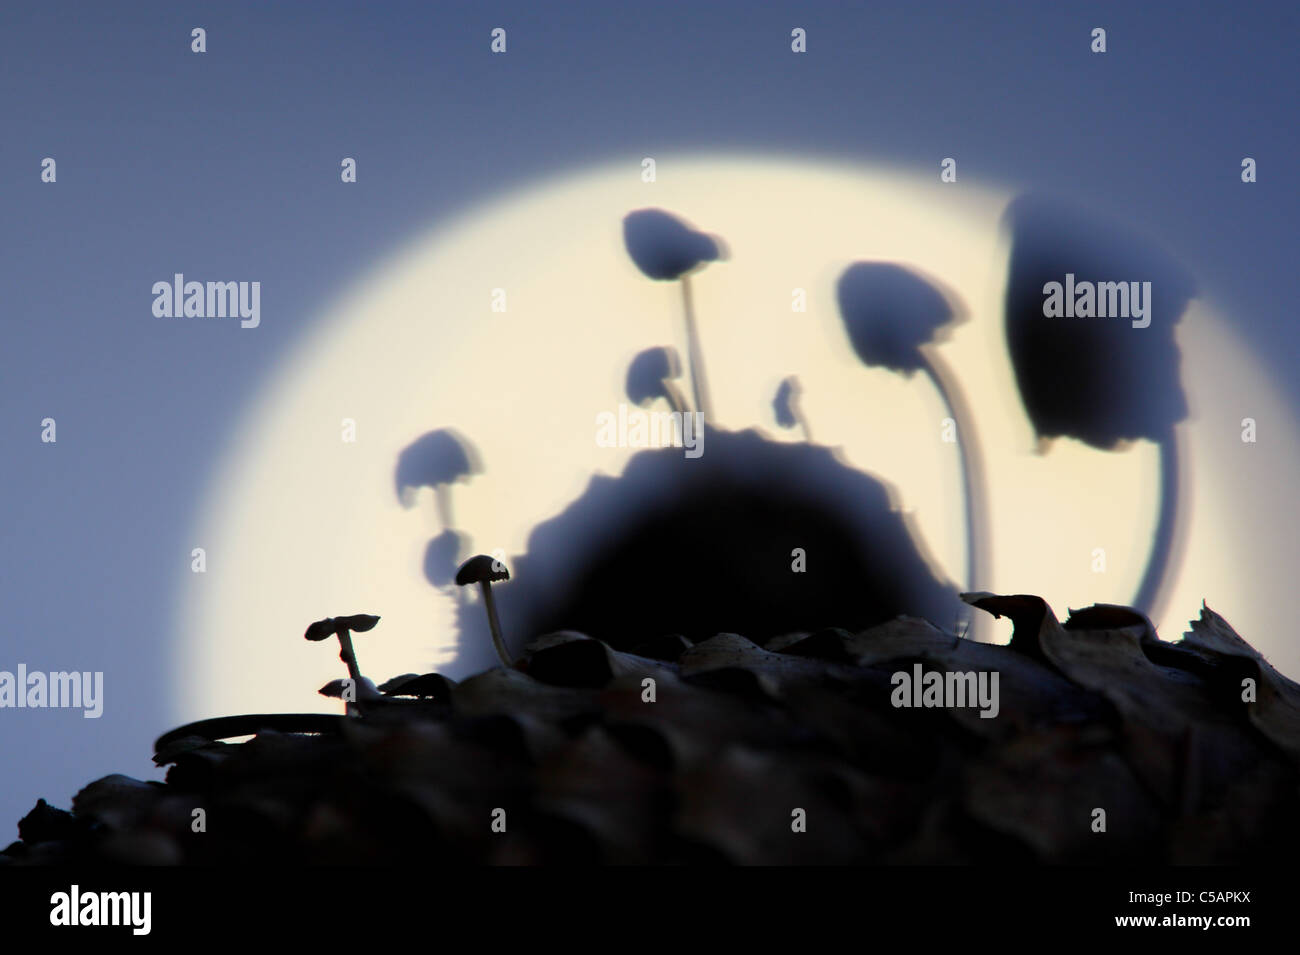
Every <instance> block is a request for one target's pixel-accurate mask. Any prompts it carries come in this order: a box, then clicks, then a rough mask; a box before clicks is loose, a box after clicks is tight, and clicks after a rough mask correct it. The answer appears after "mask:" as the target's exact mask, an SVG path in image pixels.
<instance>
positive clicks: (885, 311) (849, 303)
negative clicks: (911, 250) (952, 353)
mask: <svg viewBox="0 0 1300 955" xmlns="http://www.w3.org/2000/svg"><path fill="white" fill-rule="evenodd" d="M836 296H837V298H838V300H839V307H840V316H841V318H842V319H843V320H844V328H845V331H847V332H848V336H849V341H850V342H851V343H852V345H853V350H854V351H855V352H856V353H857V356H858V359H859V360H860V361H861V362H862V363H863V364H864V365H866V366H867V367H872V366H880V367H883V368H888V369H889V370H890V371H895V372H900V373H902V374H904V375H907V376H910V375H912V374H913V373H914V372H916V371H922V372H924V373H925V374H926V375H927V376H928V377H929V379H930V381H931V382H932V383H933V384H934V387H935V389H936V390H937V391H938V392H939V397H940V399H942V401H943V403H944V405H945V406H946V407H947V408H948V414H949V416H950V417H951V418H952V419H953V422H954V423H955V425H956V429H955V430H956V432H957V434H956V437H957V447H958V450H959V451H960V453H961V463H962V484H963V486H964V489H965V498H966V501H965V503H966V585H967V590H971V591H975V590H981V589H983V588H982V587H981V586H980V584H981V583H982V582H983V577H984V572H985V567H986V566H987V562H988V558H987V556H986V555H987V551H988V540H987V527H988V523H987V518H986V510H985V508H986V505H985V494H984V469H983V466H982V463H981V460H980V451H979V441H978V438H977V435H976V432H975V421H974V419H973V418H972V417H971V414H970V410H969V408H968V407H967V405H966V401H965V399H964V397H963V396H962V393H961V390H960V389H959V388H958V387H957V382H956V379H955V377H954V376H953V374H952V372H951V370H950V369H949V368H948V366H947V364H946V363H945V362H944V361H943V360H942V359H941V358H940V357H939V356H938V355H937V354H936V353H935V352H934V351H933V350H932V349H930V348H929V347H928V346H929V345H930V343H931V342H933V341H935V337H936V333H937V332H938V331H939V330H940V329H941V328H944V327H945V326H948V325H950V324H954V323H955V322H956V321H958V320H960V319H961V318H962V317H963V316H962V315H961V314H960V313H959V311H958V303H957V299H956V297H955V296H953V295H952V294H950V293H949V294H945V293H944V292H942V291H940V289H939V287H938V284H937V283H936V282H934V281H933V280H931V279H928V278H924V277H922V276H921V275H920V274H918V273H916V272H914V271H912V270H911V269H906V268H903V267H902V266H899V265H894V264H892V263H889V262H857V263H854V264H853V265H851V266H849V267H848V268H847V269H845V270H844V273H843V274H842V275H841V276H840V280H839V283H838V285H837V286H836ZM962 614H963V620H965V621H966V622H970V620H971V616H970V612H969V610H963V611H962Z"/></svg>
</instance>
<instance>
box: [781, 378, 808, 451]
mask: <svg viewBox="0 0 1300 955" xmlns="http://www.w3.org/2000/svg"><path fill="white" fill-rule="evenodd" d="M802 393H803V389H802V388H801V387H800V386H799V379H798V378H796V377H795V376H794V375H790V376H789V377H788V378H785V379H782V381H781V384H780V386H779V387H778V388H777V389H776V397H775V398H773V399H772V411H773V412H774V413H775V414H776V423H777V424H779V425H780V426H781V427H783V428H793V427H794V426H795V425H798V426H799V427H801V428H803V436H804V439H805V440H807V441H811V440H812V428H810V427H809V426H808V420H807V419H806V418H805V417H804V416H803V410H802V409H801V408H800V407H799V395H800V394H802Z"/></svg>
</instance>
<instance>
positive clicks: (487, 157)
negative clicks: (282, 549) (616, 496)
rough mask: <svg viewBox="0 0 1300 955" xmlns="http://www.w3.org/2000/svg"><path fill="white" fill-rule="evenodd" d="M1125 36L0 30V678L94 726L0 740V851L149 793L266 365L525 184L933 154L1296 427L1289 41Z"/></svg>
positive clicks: (49, 23)
mask: <svg viewBox="0 0 1300 955" xmlns="http://www.w3.org/2000/svg"><path fill="white" fill-rule="evenodd" d="M1134 7H1135V5H1132V4H1127V3H1115V4H1108V3H1100V4H1099V3H1087V4H1074V3H1052V4H1040V3H1022V4H990V3H965V2H962V3H952V4H926V3H917V2H907V3H899V4H889V5H885V4H871V5H848V4H838V3H817V2H800V3H797V4H796V3H789V4H778V3H763V4H755V3H749V4H742V3H729V2H712V3H707V4H676V3H665V4H657V5H645V4H642V5H636V6H631V5H627V4H618V5H613V4H610V5H604V4H591V3H582V2H573V0H568V2H564V3H540V2H528V3H514V4H488V3H457V4H436V5H434V4H416V3H384V4H372V5H362V4H355V3H332V2H314V3H312V4H310V5H308V4H298V3H266V2H256V3H251V2H223V3H220V4H215V3H209V4H190V3H172V2H168V3H132V4H126V5H118V4H113V5H109V4H99V3H80V4H68V3H43V4H40V5H37V4H26V5H18V4H6V5H5V6H4V7H3V9H2V10H0V230H3V233H4V250H5V254H4V256H3V257H2V258H0V278H3V282H4V286H3V287H4V290H5V293H6V296H5V297H6V301H5V308H4V309H3V313H2V316H0V355H2V356H3V361H2V362H0V442H2V446H3V448H4V449H5V454H4V459H3V460H4V468H3V490H4V499H3V504H2V505H0V508H2V509H0V540H2V541H3V544H2V546H0V597H2V598H3V608H4V627H3V630H0V633H2V634H3V635H2V636H0V669H9V670H12V669H14V668H15V667H16V666H17V664H18V663H26V664H27V665H28V666H29V667H30V668H33V669H42V670H56V669H77V670H103V671H104V672H105V685H106V689H105V694H106V710H105V714H104V716H103V717H102V718H101V719H99V720H84V719H82V717H81V715H80V713H79V712H76V711H53V710H43V711H28V710H0V847H2V846H3V845H4V844H5V843H7V842H8V841H9V839H10V838H16V832H15V830H14V829H13V828H12V826H13V824H14V823H15V822H16V821H17V819H18V817H19V816H20V815H22V814H23V813H24V812H25V811H26V810H27V809H29V808H30V807H31V805H32V803H33V802H34V801H35V799H36V798H37V797H38V796H45V797H46V798H47V799H49V800H50V801H51V802H52V803H54V804H56V805H63V806H66V805H67V804H68V801H69V799H70V798H71V796H72V794H73V792H75V790H76V789H77V788H78V787H79V786H81V785H82V784H84V783H86V782H88V781H89V780H91V779H93V778H96V777H97V776H100V775H103V774H106V773H109V772H119V771H120V772H125V773H128V774H132V775H136V776H140V777H144V778H153V777H152V776H151V775H150V771H151V764H150V762H149V754H150V744H151V741H152V740H153V738H154V737H155V736H157V735H158V734H159V733H160V732H161V731H162V730H164V729H167V728H169V726H170V723H171V714H170V711H169V705H170V701H171V695H172V692H173V690H174V688H173V687H172V686H170V681H171V676H170V666H171V657H170V650H171V647H172V646H173V644H174V642H175V636H176V635H175V634H174V633H172V632H170V630H171V628H172V626H173V619H174V609H175V600H176V594H175V592H174V591H175V584H176V581H177V575H178V570H183V568H184V567H185V566H186V565H187V563H188V560H189V556H188V555H189V551H190V548H191V547H193V546H195V542H193V541H192V540H190V534H191V532H192V528H193V525H194V518H195V515H196V513H197V511H198V510H199V508H200V507H201V505H202V503H203V500H204V494H205V492H206V491H207V490H208V488H209V484H208V476H209V473H210V472H211V471H212V469H213V468H214V466H215V465H216V462H217V461H218V460H219V459H220V456H221V453H222V449H223V447H224V446H225V443H226V441H227V440H228V439H229V437H230V432H231V428H232V427H233V423H234V422H235V421H236V420H237V417H238V415H240V414H241V413H242V412H244V411H245V410H246V409H247V407H248V402H250V401H251V400H252V399H253V398H254V397H255V396H256V395H257V394H258V392H259V390H260V389H261V387H262V386H263V385H264V384H265V382H266V381H267V380H268V378H269V377H270V376H272V375H274V374H275V372H276V368H277V365H278V363H279V362H280V360H281V359H282V358H283V357H284V355H285V353H286V350H287V349H289V348H290V346H292V345H293V344H295V343H296V342H298V341H300V340H301V339H302V338H303V337H304V336H307V335H309V334H310V333H311V331H312V328H313V323H314V322H315V321H317V319H318V317H319V316H320V315H321V314H322V311H323V308H324V306H326V305H327V303H330V302H331V301H332V300H333V299H335V297H336V296H337V295H338V294H339V293H340V292H341V291H342V290H343V289H345V288H346V287H347V286H348V285H349V283H350V282H352V281H353V280H354V279H356V278H358V277H359V276H361V275H362V274H364V273H365V272H366V271H367V270H368V269H369V267H370V266H372V265H374V264H375V263H377V262H379V261H381V260H383V259H384V258H386V257H387V256H388V255H389V254H390V253H391V252H393V251H394V250H395V249H397V248H399V247H401V246H402V245H403V243H405V242H406V241H407V240H409V239H410V238H412V237H413V236H415V235H416V234H420V233H423V232H425V231H426V230H427V229H428V228H430V227H431V226H434V225H436V224H437V223H438V222H439V221H441V220H444V219H446V218H447V217H449V216H450V215H452V214H454V213H457V212H460V211H463V210H465V209H466V208H468V207H469V206H471V205H472V204H473V203H475V202H476V201H477V200H479V199H481V198H485V197H489V196H493V195H495V194H497V193H500V192H503V191H505V190H508V189H511V188H513V187H515V186H518V185H520V184H522V183H525V182H527V181H529V180H532V179H535V178H538V177H540V176H543V175H545V174H549V173H552V172H555V171H558V170H562V169H568V168H571V167H574V166H578V165H582V164H585V163H588V162H591V161H596V160H608V159H611V158H619V157H623V158H626V159H627V161H628V162H629V164H630V165H632V166H635V165H636V164H637V163H639V160H640V158H641V157H642V156H645V155H651V156H655V157H656V158H657V159H658V161H659V163H660V169H661V173H662V171H663V170H664V169H666V168H667V166H668V164H669V163H671V160H672V157H673V154H674V152H675V151H679V150H685V149H690V150H692V151H695V150H699V149H702V148H711V149H733V150H736V151H739V152H745V153H753V154H771V153H785V154H794V155H802V156H828V157H835V158H839V159H850V160H851V159H854V158H861V159H863V160H884V161H888V162H895V163H902V164H909V165H910V164H916V165H917V166H918V167H922V168H934V169H935V172H936V175H937V171H938V162H939V160H940V159H941V158H943V157H945V156H953V157H956V158H957V160H958V163H959V174H960V177H961V179H964V180H969V181H982V182H988V183H992V184H998V185H1006V186H1009V187H1011V188H1013V189H1016V190H1019V189H1031V188H1032V189H1042V190H1046V191H1049V192H1054V193H1057V194H1061V195H1064V196H1072V197H1075V198H1078V199H1082V200H1084V201H1086V202H1087V203H1089V204H1090V205H1091V206H1093V207H1094V208H1096V209H1098V210H1099V211H1105V212H1109V213H1112V214H1114V215H1116V216H1118V217H1119V218H1121V219H1123V220H1127V221H1130V222H1134V223H1137V224H1140V225H1141V226H1142V227H1144V228H1145V229H1146V230H1147V231H1148V232H1149V234H1151V235H1152V236H1154V237H1156V238H1158V239H1160V240H1162V241H1163V242H1164V243H1165V244H1166V245H1167V247H1168V248H1169V250H1170V251H1171V252H1172V253H1173V254H1174V255H1175V256H1177V257H1178V258H1180V259H1181V260H1182V261H1183V262H1184V263H1185V264H1186V265H1187V266H1188V267H1189V269H1190V270H1191V271H1192V272H1193V274H1195V275H1196V276H1197V277H1198V279H1199V280H1200V282H1201V287H1202V289H1203V290H1205V291H1206V292H1207V293H1208V294H1209V295H1210V296H1211V297H1212V298H1213V299H1214V300H1216V301H1218V302H1220V303H1222V304H1223V305H1225V306H1226V308H1224V309H1223V311H1224V313H1225V314H1226V315H1227V316H1228V317H1230V318H1232V319H1234V320H1236V321H1238V322H1240V326H1239V328H1240V331H1242V332H1243V333H1244V338H1245V340H1246V341H1247V342H1248V343H1249V344H1250V345H1251V346H1252V347H1253V348H1254V349H1255V350H1256V351H1257V353H1258V355H1259V357H1260V360H1261V361H1262V363H1263V366H1264V367H1265V368H1267V369H1268V370H1269V371H1270V373H1272V374H1273V375H1275V376H1277V377H1278V379H1279V382H1280V386H1281V388H1282V390H1283V391H1284V393H1285V394H1286V395H1287V396H1288V399H1289V400H1290V401H1291V403H1292V407H1296V406H1300V382H1297V381H1296V380H1295V379H1294V377H1292V371H1293V368H1294V366H1295V356H1296V354H1297V340H1298V333H1297V331H1296V325H1295V319H1294V311H1295V309H1294V302H1295V267H1294V263H1293V258H1294V254H1295V252H1296V239H1295V235H1296V223H1297V221H1300V216H1298V215H1297V213H1298V212H1300V208H1297V207H1298V205H1300V193H1298V191H1297V190H1296V188H1295V185H1294V181H1295V180H1294V177H1295V170H1294V169H1293V168H1292V164H1293V163H1294V161H1295V159H1296V157H1297V156H1300V144H1298V143H1297V132H1296V124H1295V121H1294V105H1295V102H1296V98H1297V97H1296V94H1297V83H1296V79H1295V71H1294V65H1293V64H1294V52H1293V50H1292V44H1293V42H1294V37H1295V36H1296V35H1297V32H1298V29H1300V14H1298V13H1297V11H1296V9H1295V8H1294V7H1293V6H1286V7H1284V6H1283V5H1281V4H1277V5H1274V6H1272V7H1270V6H1269V5H1266V4H1261V5H1253V6H1251V7H1250V8H1249V9H1246V10H1243V9H1242V8H1240V7H1238V8H1237V9H1235V10H1234V8H1233V7H1232V6H1231V5H1229V4H1226V3H1223V4H1198V5H1196V6H1195V7H1192V6H1190V5H1187V4H1176V3H1147V4H1142V5H1141V8H1140V9H1136V8H1134ZM308 11H309V12H308ZM195 26H202V27H204V28H205V29H206V30H207V33H208V52H207V53H206V54H204V55H195V54H193V53H191V52H190V48H189V42H190V41H189V31H190V29H191V28H192V27H195ZM496 26H502V27H505V28H506V29H507V30H508V31H509V52H508V53H507V54H506V55H505V56H493V55H492V54H490V52H489V50H488V40H489V31H490V30H491V29H492V28H493V27H496ZM794 26H801V27H804V28H805V29H806V30H807V31H808V47H809V52H808V53H807V54H806V55H803V56H795V55H793V54H791V53H790V52H789V33H790V29H791V28H792V27H794ZM1094 26H1103V27H1105V28H1106V29H1107V30H1108V36H1109V52H1108V53H1106V54H1105V55H1102V56H1098V55H1093V54H1091V53H1090V52H1089V49H1088V35H1089V31H1090V29H1091V28H1092V27H1094ZM45 156H52V157H54V158H55V159H56V160H57V161H58V183H57V184H55V185H48V184H43V183H41V182H40V179H39V173H40V161H41V159H42V158H43V157H45ZM343 156H353V157H355V158H356V159H357V160H358V164H359V182H358V183H357V184H356V185H352V186H347V187H344V186H343V185H342V184H340V182H339V175H338V173H339V161H340V159H341V158H342V157H343ZM1243 156H1252V157H1254V158H1255V159H1257V160H1258V163H1259V176H1260V181H1259V182H1258V183H1256V184H1254V185H1249V186H1247V185H1243V184H1242V183H1241V182H1240V180H1239V164H1240V161H1241V158H1242V157H1243ZM862 225H863V228H864V229H870V228H871V223H869V222H864V223H863V224H862ZM178 271H179V272H185V273H186V274H187V275H188V276H190V277H192V278H196V279H222V280H225V279H239V280H250V281H251V280H257V281H260V282H261V283H262V324H261V327H260V328H258V329H257V330H256V331H246V330H241V329H239V328H238V327H237V326H236V325H235V324H234V323H231V322H208V323H205V322H201V321H194V322H182V321H175V320H166V319H157V318H154V317H153V315H152V314H151V311H150V305H151V302H152V296H151V295H150V291H149V290H150V286H151V285H152V283H153V282H155V281H157V280H160V279H169V278H170V276H171V275H172V274H173V273H174V272H178ZM431 370H432V371H434V372H436V368H434V369H431ZM46 416H52V417H55V418H56V419H57V421H58V438H59V440H58V443H57V445H53V446H47V445H43V444H41V443H40V441H39V431H40V421H41V419H42V418H44V417H46ZM266 584H267V586H268V587H270V586H273V582H272V581H267V582H266Z"/></svg>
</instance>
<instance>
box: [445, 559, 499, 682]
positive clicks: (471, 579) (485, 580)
mask: <svg viewBox="0 0 1300 955" xmlns="http://www.w3.org/2000/svg"><path fill="white" fill-rule="evenodd" d="M509 579H510V571H509V569H508V568H507V567H506V565H505V564H503V563H502V562H501V561H499V560H497V559H496V558H494V557H489V556H488V555H487V554H479V555H478V556H477V557H471V558H470V559H469V560H467V561H465V563H463V564H461V565H460V570H458V571H456V586H458V587H464V586H465V585H466V584H478V585H479V586H480V587H482V588H483V603H484V604H486V605H487V616H488V626H489V627H491V628H492V645H493V646H494V647H495V648H496V651H497V658H498V659H499V660H500V661H501V665H502V666H503V667H510V666H512V665H513V664H512V663H511V661H510V654H509V653H507V652H506V642H505V638H503V637H502V636H501V621H500V620H499V619H498V618H497V605H496V601H495V600H494V599H493V597H492V584H493V582H494V581H498V580H509Z"/></svg>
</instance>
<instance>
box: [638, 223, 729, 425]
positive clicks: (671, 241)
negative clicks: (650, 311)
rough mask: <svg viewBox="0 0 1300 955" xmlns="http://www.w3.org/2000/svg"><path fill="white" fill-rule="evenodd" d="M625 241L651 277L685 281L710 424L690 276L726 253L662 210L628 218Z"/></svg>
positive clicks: (698, 381) (690, 351) (699, 388)
mask: <svg viewBox="0 0 1300 955" xmlns="http://www.w3.org/2000/svg"><path fill="white" fill-rule="evenodd" d="M623 241H624V244H625V245H626V246H627V252H628V255H630V256H631V257H632V261H633V262H635V263H636V267H637V268H639V269H640V270H641V271H642V273H643V274H645V275H646V276H647V277H648V278H652V279H655V280H656V281H661V282H663V281H668V282H671V281H680V282H681V285H682V303H683V305H684V307H685V311H686V342H687V357H688V359H689V360H690V365H691V384H692V387H693V389H694V392H695V409H696V410H697V411H700V412H702V413H703V415H704V419H705V420H706V421H708V420H709V419H710V418H711V417H712V416H713V408H712V405H711V404H710V402H709V389H708V382H707V380H706V378H705V374H704V353H703V351H702V349H701V348H700V337H699V332H698V330H697V329H696V326H695V306H694V304H693V302H692V299H691V283H690V277H689V276H690V273H691V272H694V271H696V270H698V269H699V268H700V267H701V266H702V265H704V264H705V263H707V262H715V261H717V260H719V259H722V258H724V257H725V250H724V248H723V247H722V246H721V244H720V243H719V242H718V240H717V239H715V238H714V237H712V236H709V235H706V234H704V233H703V232H699V231H696V230H695V229H692V228H691V227H690V226H688V225H687V224H686V223H684V222H683V221H682V220H680V219H678V218H677V217H676V216H673V215H670V214H668V213H667V212H664V211H663V210H662V209H638V210H636V211H635V212H629V213H628V214H627V215H626V216H624V217H623Z"/></svg>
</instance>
